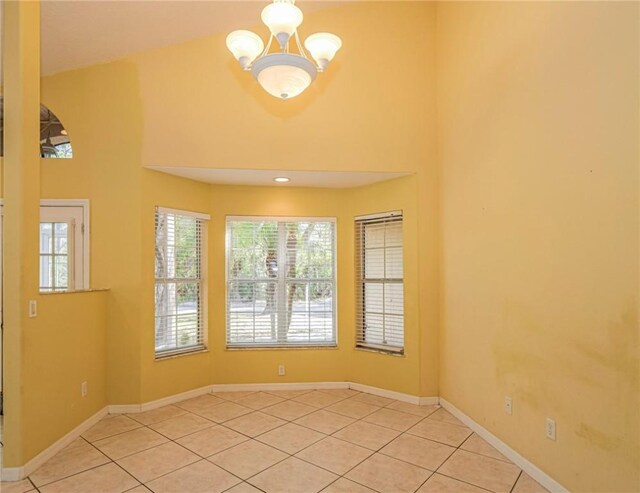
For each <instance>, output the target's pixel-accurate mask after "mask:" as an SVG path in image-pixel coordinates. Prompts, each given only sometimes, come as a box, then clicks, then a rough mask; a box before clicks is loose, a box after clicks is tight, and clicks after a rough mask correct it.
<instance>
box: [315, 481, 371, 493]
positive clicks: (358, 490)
mask: <svg viewBox="0 0 640 493" xmlns="http://www.w3.org/2000/svg"><path fill="white" fill-rule="evenodd" d="M322 493H375V492H374V491H373V490H371V489H369V488H367V487H366V486H362V485H361V484H358V483H354V482H353V481H351V480H349V479H347V478H340V479H338V480H337V481H334V482H333V483H331V484H330V485H329V486H327V487H326V488H325V489H324V490H322Z"/></svg>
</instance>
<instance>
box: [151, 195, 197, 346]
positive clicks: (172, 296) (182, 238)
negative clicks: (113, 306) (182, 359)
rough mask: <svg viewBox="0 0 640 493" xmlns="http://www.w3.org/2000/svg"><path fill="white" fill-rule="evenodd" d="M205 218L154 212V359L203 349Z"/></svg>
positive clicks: (187, 214)
mask: <svg viewBox="0 0 640 493" xmlns="http://www.w3.org/2000/svg"><path fill="white" fill-rule="evenodd" d="M208 219H209V216H207V215H204V214H197V213H193V212H187V211H177V210H172V209H165V208H161V207H158V208H156V228H155V233H156V254H155V277H156V283H155V350H156V357H162V356H170V355H173V354H177V353H181V352H188V351H195V350H199V349H203V348H204V347H205V344H206V299H207V298H206V295H205V290H206V283H205V277H206V274H205V273H206V269H205V258H206V253H205V251H206V250H205V239H206V234H205V233H206V224H207V222H206V221H207V220H208Z"/></svg>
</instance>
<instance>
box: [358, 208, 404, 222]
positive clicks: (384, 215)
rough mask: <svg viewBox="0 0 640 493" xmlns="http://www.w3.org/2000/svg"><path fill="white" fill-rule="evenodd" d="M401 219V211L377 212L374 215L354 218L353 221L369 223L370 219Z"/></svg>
mask: <svg viewBox="0 0 640 493" xmlns="http://www.w3.org/2000/svg"><path fill="white" fill-rule="evenodd" d="M398 216H400V217H402V211H401V210H400V211H389V212H378V213H376V214H365V215H364V216H356V217H354V218H353V219H354V220H355V221H370V220H372V219H383V218H387V217H398Z"/></svg>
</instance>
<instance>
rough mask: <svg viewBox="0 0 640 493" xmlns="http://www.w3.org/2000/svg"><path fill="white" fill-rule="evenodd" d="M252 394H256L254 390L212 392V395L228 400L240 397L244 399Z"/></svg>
mask: <svg viewBox="0 0 640 493" xmlns="http://www.w3.org/2000/svg"><path fill="white" fill-rule="evenodd" d="M250 394H255V391H253V390H237V391H232V392H211V395H213V396H215V397H220V398H222V399H225V400H227V401H237V400H238V399H242V398H243V397H246V396H248V395H250Z"/></svg>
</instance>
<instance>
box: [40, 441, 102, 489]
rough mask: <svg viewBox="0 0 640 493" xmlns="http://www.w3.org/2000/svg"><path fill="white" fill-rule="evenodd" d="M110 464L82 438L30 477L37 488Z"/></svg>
mask: <svg viewBox="0 0 640 493" xmlns="http://www.w3.org/2000/svg"><path fill="white" fill-rule="evenodd" d="M107 462H109V458H108V457H107V456H106V455H104V454H103V453H101V452H99V451H98V450H96V449H95V448H94V447H92V446H91V445H90V444H88V443H87V442H86V441H84V440H83V439H82V438H78V439H76V440H74V441H73V442H72V443H71V444H70V445H69V446H67V447H66V448H64V449H63V450H61V451H60V452H58V453H57V454H56V455H54V456H53V457H52V458H51V459H49V460H48V461H47V462H45V463H44V464H43V465H42V466H40V467H39V468H38V469H37V470H35V471H34V472H33V473H31V475H30V476H29V479H31V481H32V482H33V484H35V485H36V486H37V487H40V486H42V485H44V484H47V483H51V482H53V481H57V480H59V479H62V478H66V477H67V476H71V475H72V474H77V473H79V472H82V471H86V470H87V469H91V468H94V467H97V466H100V465H102V464H105V463H107Z"/></svg>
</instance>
